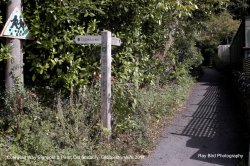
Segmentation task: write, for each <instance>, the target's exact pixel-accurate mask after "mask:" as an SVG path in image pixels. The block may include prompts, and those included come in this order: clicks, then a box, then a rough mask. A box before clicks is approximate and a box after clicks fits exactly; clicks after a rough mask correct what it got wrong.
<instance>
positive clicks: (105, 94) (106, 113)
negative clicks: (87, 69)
mask: <svg viewBox="0 0 250 166" xmlns="http://www.w3.org/2000/svg"><path fill="white" fill-rule="evenodd" d="M75 42H76V43H77V44H101V102H102V104H101V120H102V126H103V127H105V128H107V129H108V130H109V131H110V132H111V61H112V60H111V46H112V45H115V46H120V45H121V40H120V39H119V38H116V37H112V36H111V32H110V31H103V32H102V33H101V36H76V37H75ZM108 139H109V138H108Z"/></svg>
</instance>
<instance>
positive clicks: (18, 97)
mask: <svg viewBox="0 0 250 166" xmlns="http://www.w3.org/2000/svg"><path fill="white" fill-rule="evenodd" d="M192 83H193V81H192V79H191V78H189V77H186V78H185V79H184V80H183V81H180V82H179V83H176V84H172V85H166V86H164V87H159V86H154V87H152V86H151V87H147V88H144V89H136V87H135V86H131V85H128V84H126V85H125V84H124V85H120V84H117V85H114V86H113V90H112V136H111V142H110V143H107V142H105V141H104V140H103V139H102V135H103V133H105V129H103V128H102V126H101V125H100V87H99V86H91V87H83V88H81V89H80V90H78V91H72V93H70V94H69V95H62V94H61V93H60V92H53V90H52V89H49V88H45V89H38V90H26V91H18V92H16V93H15V94H13V95H12V96H11V97H7V96H5V97H4V96H3V97H2V99H1V104H0V105H1V107H0V114H1V115H0V160H1V164H2V165H28V164H31V165H45V164H47V165H56V164H57V165H119V164H120V165H124V164H125V163H126V164H128V163H130V164H132V163H133V162H134V160H121V159H120V160H104V159H97V158H94V157H100V156H127V155H134V156H135V155H146V154H147V153H148V150H149V148H150V147H151V146H150V145H151V143H152V142H151V141H152V140H151V135H152V129H153V127H154V125H155V124H157V123H159V121H162V120H163V119H164V117H166V116H171V115H172V114H173V111H174V110H176V108H178V107H179V106H180V105H181V104H182V103H183V101H184V100H185V98H186V96H187V92H188V89H189V87H190V85H192ZM8 156H9V157H10V156H34V157H39V156H47V157H49V156H52V157H53V156H54V157H56V156H57V157H59V158H58V159H51V160H46V159H34V158H33V159H25V160H13V159H8ZM67 156H68V157H73V156H75V159H69V158H67ZM77 156H81V157H84V156H85V157H92V158H94V159H88V160H87V159H83V158H81V159H77Z"/></svg>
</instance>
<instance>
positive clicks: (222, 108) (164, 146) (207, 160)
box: [139, 68, 243, 166]
mask: <svg viewBox="0 0 250 166" xmlns="http://www.w3.org/2000/svg"><path fill="white" fill-rule="evenodd" d="M227 84H228V82H227V81H226V79H225V77H224V75H223V74H222V73H220V72H218V71H216V70H214V69H210V68H206V69H204V74H203V76H202V77H201V78H200V80H199V81H198V83H197V84H196V85H195V87H194V89H193V91H192V93H191V95H190V98H189V100H188V102H187V104H186V108H185V110H184V111H182V112H181V113H180V114H179V115H177V116H176V118H175V119H174V120H173V122H172V123H171V124H170V126H168V127H167V128H166V130H165V131H164V132H163V133H162V135H161V137H160V138H159V140H158V143H157V146H156V148H155V150H154V151H153V152H152V153H151V154H150V155H149V156H148V157H146V158H145V159H144V160H143V161H141V162H140V164H139V166H212V165H213V166H214V165H216V166H217V165H223V166H224V165H225V166H233V165H236V164H237V163H238V162H239V160H240V159H241V158H242V157H243V153H242V150H241V149H242V148H240V147H241V146H242V141H241V138H240V137H241V134H242V129H241V127H240V125H239V123H238V118H237V116H236V115H237V111H238V110H237V107H236V104H237V103H235V102H236V101H235V100H234V96H233V94H232V91H231V90H230V89H229V88H228V87H229V86H227Z"/></svg>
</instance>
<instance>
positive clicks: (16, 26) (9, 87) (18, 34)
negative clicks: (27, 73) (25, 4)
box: [0, 0, 31, 94]
mask: <svg viewBox="0 0 250 166" xmlns="http://www.w3.org/2000/svg"><path fill="white" fill-rule="evenodd" d="M21 9H22V1H21V0H9V2H8V10H7V18H8V19H7V21H6V24H5V26H4V28H3V30H2V32H1V33H0V37H4V38H6V43H7V44H8V45H10V46H11V51H10V54H11V57H10V58H9V59H8V60H7V63H6V70H5V72H6V73H5V87H6V92H7V93H10V94H11V93H12V92H13V91H14V89H15V88H16V87H15V86H17V85H18V86H19V88H23V84H24V83H23V82H24V80H23V52H22V41H21V39H31V37H30V35H29V30H28V27H27V25H26V24H25V22H24V18H23V16H22V12H21Z"/></svg>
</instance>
